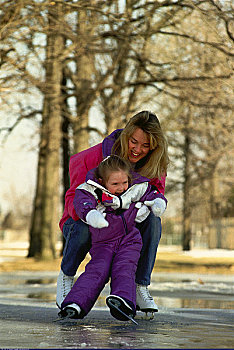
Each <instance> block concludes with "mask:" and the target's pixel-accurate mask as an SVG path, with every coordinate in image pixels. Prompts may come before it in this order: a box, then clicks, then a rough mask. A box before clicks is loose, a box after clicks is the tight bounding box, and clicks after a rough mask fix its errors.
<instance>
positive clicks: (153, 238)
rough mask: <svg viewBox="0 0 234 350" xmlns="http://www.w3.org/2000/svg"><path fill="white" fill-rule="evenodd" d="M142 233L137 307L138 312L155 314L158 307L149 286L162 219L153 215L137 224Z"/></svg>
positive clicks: (137, 274) (137, 279)
mask: <svg viewBox="0 0 234 350" xmlns="http://www.w3.org/2000/svg"><path fill="white" fill-rule="evenodd" d="M137 228H138V229H139V231H140V232H141V236H142V241H143V247H142V250H141V255H140V259H139V261H138V266H137V271H136V283H137V287H136V307H137V309H138V310H141V311H145V312H146V314H147V312H150V313H154V312H157V311H158V307H157V305H156V304H155V302H154V299H153V297H152V296H151V295H150V293H149V290H148V287H147V286H148V285H149V284H150V280H151V273H152V271H153V267H154V263H155V259H156V254H157V249H158V244H159V241H160V238H161V219H160V218H159V217H155V216H154V215H153V213H151V214H150V215H149V216H148V217H147V219H146V220H145V221H143V222H142V223H140V224H137Z"/></svg>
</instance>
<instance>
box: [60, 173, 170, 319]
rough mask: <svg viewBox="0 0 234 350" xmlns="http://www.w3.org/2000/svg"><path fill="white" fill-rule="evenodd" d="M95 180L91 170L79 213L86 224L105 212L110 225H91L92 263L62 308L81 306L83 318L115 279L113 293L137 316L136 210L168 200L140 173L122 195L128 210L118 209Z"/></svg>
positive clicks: (80, 191) (79, 194) (79, 196)
mask: <svg viewBox="0 0 234 350" xmlns="http://www.w3.org/2000/svg"><path fill="white" fill-rule="evenodd" d="M92 179H93V171H90V172H89V173H88V174H87V178H86V180H89V181H87V182H86V183H84V184H82V185H80V186H78V187H77V189H76V194H75V198H74V207H75V210H76V212H77V214H78V216H79V217H80V218H81V220H83V221H84V222H85V219H86V215H87V213H88V212H89V211H90V210H93V209H98V210H100V211H101V212H105V213H106V216H105V219H106V220H107V221H108V222H109V226H108V227H105V228H101V229H97V228H93V227H92V226H89V230H90V233H91V237H92V247H91V249H90V251H89V253H90V256H91V260H90V261H89V263H88V264H87V265H86V267H85V272H83V273H82V274H81V275H80V276H79V277H78V279H77V281H76V283H75V284H74V286H73V287H72V289H71V291H70V292H69V293H68V295H67V296H66V298H65V299H64V301H63V303H62V305H61V307H62V308H64V307H65V306H67V305H69V304H72V303H75V304H78V305H79V306H80V308H81V309H82V313H81V317H84V316H85V315H87V313H88V312H89V311H90V310H91V308H92V307H93V305H94V304H95V302H96V300H97V298H98V296H99V294H100V293H101V291H102V289H103V288H104V286H105V284H106V283H107V282H108V281H109V278H111V282H110V288H111V294H114V295H117V296H120V297H122V298H124V299H125V300H126V301H127V302H128V304H129V305H130V306H131V307H132V309H133V312H134V313H135V310H136V284H135V273H136V269H137V263H138V260H139V257H140V251H141V248H142V238H141V234H140V232H139V230H138V229H137V228H136V227H135V218H136V214H137V211H138V208H139V207H138V208H137V207H136V202H139V201H140V202H144V201H145V200H153V199H155V198H163V199H165V197H164V196H163V195H162V194H160V193H157V192H156V191H154V190H153V189H152V186H151V185H150V184H149V181H150V180H149V179H147V178H143V177H141V176H139V174H137V175H136V176H135V179H134V177H133V183H132V185H131V186H130V187H129V188H128V190H127V191H126V192H125V193H124V194H123V195H121V199H122V200H121V203H122V208H127V209H121V208H119V209H117V210H114V209H113V208H112V207H111V206H110V203H111V202H112V201H114V197H116V196H115V195H112V194H110V193H108V191H107V190H106V189H104V188H103V187H102V186H100V185H99V184H97V182H94V181H91V182H90V180H92ZM96 181H97V180H96ZM95 183H96V185H97V186H95ZM97 188H98V189H97ZM102 189H103V190H102ZM108 195H109V196H111V197H112V198H113V200H112V198H110V197H108ZM133 201H134V202H133ZM165 201H166V199H165ZM132 202H133V203H132ZM105 204H106V205H109V206H105ZM113 206H114V205H113Z"/></svg>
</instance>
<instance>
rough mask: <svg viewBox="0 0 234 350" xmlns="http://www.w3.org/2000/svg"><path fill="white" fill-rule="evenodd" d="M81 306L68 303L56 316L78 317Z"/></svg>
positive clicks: (62, 317)
mask: <svg viewBox="0 0 234 350" xmlns="http://www.w3.org/2000/svg"><path fill="white" fill-rule="evenodd" d="M80 314H81V308H80V307H79V305H77V304H69V305H67V306H65V307H64V308H63V309H62V310H61V311H59V313H58V316H59V317H60V319H63V320H64V319H67V318H72V319H78V318H80Z"/></svg>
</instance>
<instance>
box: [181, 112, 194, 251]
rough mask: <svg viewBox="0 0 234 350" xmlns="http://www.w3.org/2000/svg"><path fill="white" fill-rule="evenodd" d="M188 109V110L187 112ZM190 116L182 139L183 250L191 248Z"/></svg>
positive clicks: (187, 118)
mask: <svg viewBox="0 0 234 350" xmlns="http://www.w3.org/2000/svg"><path fill="white" fill-rule="evenodd" d="M189 113H190V111H188V114H189ZM189 119H190V117H189V116H188V117H186V125H185V141H184V158H185V160H184V162H185V163H184V184H183V236H182V247H183V250H190V249H191V239H192V231H191V203H190V184H191V180H190V170H191V168H190V164H191V159H190V158H191V153H190V143H191V142H190V134H189V127H190V120H189Z"/></svg>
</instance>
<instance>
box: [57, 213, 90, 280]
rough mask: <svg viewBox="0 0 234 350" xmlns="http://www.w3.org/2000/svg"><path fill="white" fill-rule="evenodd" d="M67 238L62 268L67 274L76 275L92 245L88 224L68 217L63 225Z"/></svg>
mask: <svg viewBox="0 0 234 350" xmlns="http://www.w3.org/2000/svg"><path fill="white" fill-rule="evenodd" d="M63 235H64V237H65V240H66V244H65V248H64V250H63V258H62V263H61V269H62V270H63V272H64V273H65V275H67V276H75V274H76V272H77V269H78V267H79V266H80V264H81V262H82V261H83V260H84V258H85V256H86V254H87V253H88V251H89V250H90V247H91V236H90V232H89V228H88V225H87V224H85V223H84V222H83V221H81V220H78V221H74V220H73V219H71V218H70V219H68V220H67V221H66V222H65V224H64V226H63Z"/></svg>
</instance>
